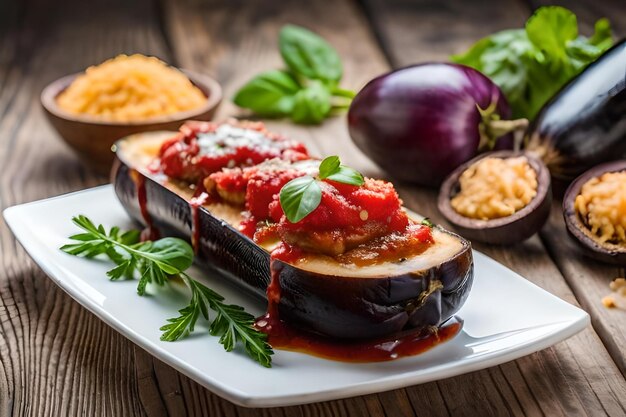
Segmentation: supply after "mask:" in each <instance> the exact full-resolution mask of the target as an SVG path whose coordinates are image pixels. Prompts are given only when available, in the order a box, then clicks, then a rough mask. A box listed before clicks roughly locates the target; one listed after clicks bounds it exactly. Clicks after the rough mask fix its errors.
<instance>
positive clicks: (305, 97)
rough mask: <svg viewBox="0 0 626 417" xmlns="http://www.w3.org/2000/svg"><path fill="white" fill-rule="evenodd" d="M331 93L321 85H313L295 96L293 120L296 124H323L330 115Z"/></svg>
mask: <svg viewBox="0 0 626 417" xmlns="http://www.w3.org/2000/svg"><path fill="white" fill-rule="evenodd" d="M330 109H331V104H330V93H329V92H328V89H326V87H324V86H323V85H322V84H321V83H319V82H317V83H313V84H311V86H309V87H307V88H304V89H302V90H300V91H298V93H297V94H296V96H295V101H294V105H293V110H292V112H291V119H292V120H293V121H294V122H296V123H302V124H317V123H321V122H322V121H323V120H324V119H325V118H326V116H328V113H330Z"/></svg>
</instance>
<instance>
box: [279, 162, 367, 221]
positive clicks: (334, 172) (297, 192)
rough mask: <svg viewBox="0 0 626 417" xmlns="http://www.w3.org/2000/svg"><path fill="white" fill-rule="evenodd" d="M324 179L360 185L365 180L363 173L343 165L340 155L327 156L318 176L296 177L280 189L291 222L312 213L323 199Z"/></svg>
mask: <svg viewBox="0 0 626 417" xmlns="http://www.w3.org/2000/svg"><path fill="white" fill-rule="evenodd" d="M322 180H331V181H336V182H340V183H343V184H350V185H356V186H360V185H363V184H364V182H365V180H364V179H363V175H362V174H361V173H360V172H358V171H356V170H355V169H353V168H350V167H347V166H345V165H341V161H340V160H339V157H338V156H329V157H327V158H325V159H324V160H323V161H322V162H321V163H320V166H319V174H318V175H317V176H316V177H313V176H311V175H305V176H303V177H298V178H294V179H293V180H291V181H289V182H288V183H287V184H285V185H284V186H283V187H282V188H281V189H280V194H279V195H278V196H279V200H280V206H281V207H282V209H283V212H284V213H285V216H286V217H287V220H289V221H290V222H291V223H297V222H299V221H300V220H302V219H304V218H305V217H306V216H308V215H309V214H311V212H313V210H315V209H316V208H317V207H318V206H319V205H320V203H321V201H322V188H321V187H320V182H321V181H322Z"/></svg>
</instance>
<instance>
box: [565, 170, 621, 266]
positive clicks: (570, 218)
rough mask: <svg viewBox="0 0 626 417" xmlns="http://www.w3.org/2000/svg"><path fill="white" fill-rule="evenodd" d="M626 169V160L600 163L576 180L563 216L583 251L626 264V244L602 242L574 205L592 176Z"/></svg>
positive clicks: (567, 197) (606, 260)
mask: <svg viewBox="0 0 626 417" xmlns="http://www.w3.org/2000/svg"><path fill="white" fill-rule="evenodd" d="M621 171H626V160H621V161H614V162H608V163H606V164H601V165H598V166H597V167H594V168H592V169H590V170H589V171H587V172H585V173H584V174H582V175H581V176H580V177H578V178H576V180H574V181H573V182H572V183H571V184H570V186H569V188H568V189H567V191H566V192H565V197H564V198H563V218H564V220H565V225H566V226H567V231H568V232H569V234H570V236H571V237H572V238H574V240H575V241H576V242H577V243H578V244H579V246H580V248H581V249H582V251H583V253H584V254H585V255H587V256H589V257H590V258H593V259H596V260H598V261H602V262H606V263H611V264H615V265H622V266H626V245H624V244H622V245H618V244H614V243H610V242H606V243H601V242H600V241H599V240H598V239H596V238H595V237H594V235H593V234H592V233H591V231H590V230H589V228H588V227H587V225H586V224H585V223H584V222H583V220H582V219H581V217H580V215H579V214H578V212H577V210H576V209H575V207H574V202H575V200H576V197H577V196H578V195H579V194H580V192H581V189H582V187H583V185H585V183H586V182H587V181H589V180H590V179H592V178H595V177H600V176H601V175H602V174H605V173H607V172H621Z"/></svg>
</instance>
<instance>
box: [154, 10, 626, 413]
mask: <svg viewBox="0 0 626 417" xmlns="http://www.w3.org/2000/svg"><path fill="white" fill-rule="evenodd" d="M315 3H316V2H308V3H306V5H305V4H302V3H297V6H296V5H295V4H294V2H283V3H282V5H281V8H280V10H276V9H273V8H272V7H269V8H267V7H266V6H265V5H263V10H261V6H259V9H258V10H257V9H256V8H253V7H249V8H246V9H245V10H244V9H239V8H237V7H236V6H233V7H232V8H231V7H230V6H225V5H223V4H222V5H216V4H214V3H210V2H209V3H205V4H204V5H203V6H198V5H197V4H196V5H193V6H191V7H188V6H187V5H185V3H184V2H183V3H181V2H176V1H170V2H167V3H166V5H167V6H166V7H165V10H166V11H167V13H166V16H171V19H169V20H168V21H166V28H167V33H170V34H171V44H172V45H173V46H174V47H173V49H174V54H175V56H176V59H177V61H178V62H179V63H180V64H181V65H183V66H187V67H190V68H193V69H196V70H199V71H204V72H208V73H212V74H214V75H216V76H217V77H218V78H220V81H221V82H222V83H223V85H224V88H225V91H226V93H227V96H229V95H232V94H233V93H234V91H236V89H237V88H238V87H239V86H240V85H242V84H243V83H244V82H245V81H246V80H247V79H249V78H250V77H251V76H252V75H254V74H256V72H258V70H259V69H260V68H275V67H277V66H280V59H279V56H278V53H277V51H276V49H275V47H274V45H275V42H276V36H277V32H278V29H279V27H280V25H281V24H283V23H287V22H290V23H297V24H303V25H305V26H308V27H310V28H312V29H314V30H316V31H317V32H319V33H320V34H322V35H323V36H324V37H325V38H327V39H328V40H329V41H330V42H331V43H332V44H333V45H334V46H335V47H336V48H337V49H338V50H339V52H340V54H341V56H342V57H343V58H344V63H345V66H346V76H345V82H346V85H347V86H348V87H352V88H359V87H360V86H361V85H363V83H364V82H365V81H366V80H367V79H369V78H371V77H372V76H374V75H377V74H379V73H381V72H384V71H386V70H387V68H388V67H387V63H386V62H385V61H384V60H383V59H382V56H381V54H380V52H379V51H378V49H377V48H376V46H375V45H374V44H373V42H372V41H371V40H372V33H370V32H369V31H368V30H367V28H366V27H365V25H364V23H363V21H362V17H361V16H360V15H359V14H358V13H357V12H355V11H352V10H350V6H349V5H346V4H344V3H342V2H335V3H333V4H332V6H331V5H330V4H328V3H326V4H324V6H321V5H316V4H315ZM379 5H380V9H379V10H378V11H377V12H376V13H375V16H378V17H381V16H383V14H382V13H383V11H384V10H385V9H384V8H383V6H384V7H389V5H390V3H389V2H380V4H379ZM455 5H456V7H457V9H454V8H453V9H451V10H452V11H451V12H450V13H449V14H448V15H447V16H448V17H447V20H446V19H443V18H440V19H441V20H440V22H442V21H444V20H446V21H447V24H446V26H445V28H446V29H447V28H448V27H451V26H455V27H456V24H457V22H458V21H459V19H460V17H459V16H461V13H460V12H459V10H461V11H462V10H465V9H463V7H465V6H463V4H462V3H461V2H458V4H457V3H455ZM492 6H493V5H492ZM485 7H486V6H485ZM498 7H502V9H501V13H502V15H503V16H506V10H509V11H510V10H523V9H519V6H518V5H517V3H514V4H513V6H511V5H509V4H504V5H501V6H498ZM511 7H513V9H511ZM516 7H518V9H516ZM459 8H460V9H459ZM370 10H371V9H370ZM433 10H435V11H434V12H433ZM446 10H448V9H446ZM407 13H408V12H407V10H405V9H402V11H401V12H400V13H399V14H401V15H406V14H407ZM416 13H418V14H419V16H420V18H421V19H422V20H420V21H419V22H417V21H410V20H407V19H406V16H405V21H406V22H407V23H408V26H405V27H400V25H399V24H398V21H397V20H393V22H394V24H395V25H398V28H397V29H396V31H397V32H398V33H402V32H404V33H405V35H404V36H405V37H409V38H410V37H411V36H415V37H418V36H420V35H419V34H420V33H422V32H421V30H422V27H423V25H421V24H418V23H421V22H422V21H426V22H427V21H430V16H431V14H429V13H438V14H439V15H440V16H444V17H445V16H446V13H445V12H441V10H440V9H438V8H436V7H435V5H434V3H433V4H431V5H430V6H429V7H426V8H424V9H419V10H417V11H416ZM252 16H254V17H253V18H252ZM321 16H324V17H326V19H322V18H321ZM493 16H499V15H498V14H495V15H492V18H491V19H485V21H484V24H482V25H480V26H475V27H476V30H475V32H474V34H473V35H472V36H471V39H464V41H466V42H467V44H469V43H471V41H472V40H473V39H475V38H477V37H478V36H482V35H483V34H488V33H490V32H491V31H493V30H495V29H496V28H504V27H506V25H505V22H503V21H502V19H500V20H498V21H496V19H495V18H494V17H493ZM524 17H525V15H524V14H523V13H522V14H521V16H520V17H519V19H518V20H519V21H521V22H523V19H524ZM513 18H514V19H517V17H515V15H514V16H513ZM224 22H229V24H228V25H225V23H224ZM389 22H391V20H389ZM452 22H454V25H453V24H451V23H452ZM488 22H493V24H492V25H491V26H489V27H487V23H488ZM516 22H517V20H516ZM467 25H468V26H467V29H466V30H468V31H469V29H470V28H471V25H470V24H469V23H467ZM494 25H501V26H497V27H496V26H494ZM439 26H442V25H439ZM198 30H200V31H201V32H200V33H198V32H197V31H198ZM441 31H443V29H441ZM252 33H254V36H250V34H252ZM422 36H423V34H422ZM468 36H469V35H468ZM355 39H358V42H355V41H354V40H355ZM208 40H210V43H209V41H208ZM227 45H236V48H229V47H228V46H227ZM209 46H210V47H209ZM391 48H392V49H393V47H391ZM441 49H442V47H441V45H439V44H437V45H430V44H429V43H427V42H421V43H419V42H415V44H414V46H413V47H411V48H408V49H406V50H405V47H404V46H403V47H402V49H401V48H397V51H398V53H397V54H396V58H395V60H396V61H400V59H401V57H405V58H403V59H407V61H406V62H405V61H403V62H398V63H397V64H398V65H405V64H408V63H410V62H415V61H417V60H426V59H434V58H436V57H442V56H443V54H446V55H447V52H442V50H441ZM460 49H462V47H458V46H457V47H456V49H455V48H454V47H451V50H450V51H449V52H457V51H458V50H460ZM199 51H203V53H204V55H202V53H200V52H199ZM400 51H401V52H402V54H400ZM221 74H224V76H223V77H222V76H221ZM232 114H245V113H242V112H236V109H234V108H233V107H232V105H230V104H229V105H225V106H224V107H223V108H222V110H221V115H222V116H224V115H232ZM269 124H270V126H271V127H272V128H275V129H277V130H279V131H283V132H286V133H288V134H291V135H292V136H294V137H296V138H298V139H301V140H304V141H305V142H307V144H308V145H309V146H311V147H312V149H314V150H316V151H318V152H320V153H321V154H331V153H338V154H340V155H341V156H342V158H343V159H344V160H346V161H347V162H348V163H350V164H351V165H353V166H355V167H357V168H359V169H361V170H362V171H364V172H366V173H367V174H370V175H381V174H382V173H381V172H380V171H379V170H378V169H377V168H376V167H375V166H374V165H373V164H372V163H371V162H370V161H369V160H367V158H365V157H364V156H363V155H362V154H361V153H360V152H359V151H358V150H357V149H356V148H355V147H354V146H353V145H352V144H351V142H350V141H349V139H348V137H347V134H346V129H345V122H344V120H343V119H342V118H337V119H333V120H330V121H327V122H326V123H325V124H324V125H323V126H322V127H321V128H303V127H295V126H289V125H286V124H284V123H281V122H270V123H269ZM400 191H401V194H402V196H403V198H404V199H405V201H406V202H407V205H408V206H409V207H411V208H414V209H417V210H419V211H422V212H425V213H427V214H429V215H431V214H432V215H433V216H434V217H437V215H436V210H435V208H434V205H433V196H434V194H433V193H432V192H429V191H423V190H418V189H416V188H414V187H410V186H406V185H403V186H402V187H400ZM481 249H486V250H488V251H489V253H490V255H492V256H494V257H496V259H498V260H500V261H502V262H504V263H505V264H507V265H509V266H511V267H512V268H513V269H516V270H518V271H520V272H522V273H523V274H525V275H527V276H528V277H529V278H530V279H531V280H532V281H534V282H537V283H539V284H540V285H542V286H544V287H545V288H547V289H548V290H550V291H552V292H553V293H555V294H557V295H559V296H561V297H562V298H565V299H567V300H568V301H570V302H574V303H575V302H576V301H575V298H574V297H573V295H572V293H571V291H570V290H569V288H568V287H567V285H566V284H565V282H564V280H563V278H562V276H561V275H560V273H559V271H558V270H557V268H556V267H555V265H554V263H553V262H552V261H551V260H550V258H549V257H548V256H547V255H546V254H545V250H544V247H543V246H542V244H541V242H540V241H539V239H538V238H537V237H535V238H533V239H532V240H531V241H529V242H527V243H525V244H524V245H522V246H520V247H518V248H517V249H515V250H513V251H511V250H506V249H499V248H487V247H484V248H483V247H481ZM572 352H574V355H572ZM589 367H593V368H596V369H602V370H603V371H602V374H601V375H600V374H598V375H594V376H593V378H592V380H591V381H589V380H587V379H585V376H584V373H585V370H586V369H588V368H589ZM503 381H506V384H502V382H503ZM590 387H593V389H592V388H590ZM562 391H563V392H568V393H571V395H567V396H565V397H563V398H559V397H560V392H562ZM624 392H626V385H625V384H624V380H623V378H622V376H621V375H620V373H619V372H618V370H617V369H616V367H615V364H614V363H613V362H612V361H611V359H610V357H609V356H608V354H607V352H606V350H605V349H604V348H603V346H602V344H601V342H600V341H599V339H598V338H597V336H596V335H595V333H593V331H592V330H591V329H588V330H586V331H585V332H584V333H583V334H581V335H579V336H577V337H576V338H573V339H570V340H569V341H567V342H564V343H562V344H559V345H558V346H556V347H554V348H552V349H548V350H546V351H543V352H540V353H537V354H535V355H531V356H529V357H526V358H524V359H521V360H519V361H516V362H514V363H512V364H506V365H503V366H500V367H497V368H492V369H490V370H485V371H482V372H476V373H473V374H469V375H464V376H461V377H457V378H452V379H449V380H445V381H440V382H437V383H432V384H424V385H422V386H418V387H411V388H408V389H406V390H398V391H394V392H390V393H383V394H379V395H377V396H368V397H366V398H377V399H378V401H379V402H380V403H381V404H382V406H383V408H384V410H385V412H386V413H387V414H388V415H396V414H399V415H403V414H410V412H413V413H415V414H418V413H420V412H421V411H422V410H429V412H430V413H432V414H436V415H447V414H459V413H461V414H466V415H479V414H483V415H525V414H541V413H545V414H550V413H553V414H557V415H558V414H561V415H572V414H577V415H583V414H590V415H594V414H601V413H607V414H610V415H620V414H622V413H623V412H624V403H623V393H624ZM598 397H601V398H603V397H608V398H609V400H607V401H606V402H604V401H600V400H598ZM589 398H591V399H589ZM302 409H304V410H306V413H307V414H308V413H311V412H312V411H311V410H312V409H314V408H313V406H303V407H302Z"/></svg>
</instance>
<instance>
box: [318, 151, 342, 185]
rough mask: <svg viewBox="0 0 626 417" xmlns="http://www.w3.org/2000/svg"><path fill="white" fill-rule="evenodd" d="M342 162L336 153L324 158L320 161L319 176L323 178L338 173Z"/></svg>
mask: <svg viewBox="0 0 626 417" xmlns="http://www.w3.org/2000/svg"><path fill="white" fill-rule="evenodd" d="M340 164H341V161H340V160H339V157H338V156H336V155H333V156H328V157H326V158H324V160H323V161H322V162H321V163H320V169H319V171H320V173H319V178H320V179H321V180H323V179H324V178H327V177H328V176H329V175H332V174H334V173H336V172H337V171H338V170H339V165H340Z"/></svg>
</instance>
